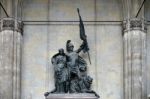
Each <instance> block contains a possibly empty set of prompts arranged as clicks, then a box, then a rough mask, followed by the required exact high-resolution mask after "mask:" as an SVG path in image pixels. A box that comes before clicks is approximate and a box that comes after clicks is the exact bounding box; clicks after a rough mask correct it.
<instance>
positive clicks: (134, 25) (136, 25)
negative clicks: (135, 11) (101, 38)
mask: <svg viewBox="0 0 150 99" xmlns="http://www.w3.org/2000/svg"><path fill="white" fill-rule="evenodd" d="M132 30H140V31H144V32H145V33H146V31H147V27H146V21H145V20H144V19H139V18H131V19H127V20H124V21H123V32H128V31H132Z"/></svg>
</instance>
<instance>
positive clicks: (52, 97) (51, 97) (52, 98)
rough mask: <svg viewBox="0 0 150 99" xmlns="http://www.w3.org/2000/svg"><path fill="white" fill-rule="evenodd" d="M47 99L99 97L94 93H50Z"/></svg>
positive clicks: (89, 98) (87, 98)
mask: <svg viewBox="0 0 150 99" xmlns="http://www.w3.org/2000/svg"><path fill="white" fill-rule="evenodd" d="M46 99H98V98H97V97H96V96H95V95H94V94H87V93H84V94H49V96H47V97H46Z"/></svg>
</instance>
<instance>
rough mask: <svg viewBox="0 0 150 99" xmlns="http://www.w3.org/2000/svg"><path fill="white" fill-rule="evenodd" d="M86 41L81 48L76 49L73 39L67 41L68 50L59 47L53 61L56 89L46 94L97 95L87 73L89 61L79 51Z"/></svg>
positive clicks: (82, 46)
mask: <svg viewBox="0 0 150 99" xmlns="http://www.w3.org/2000/svg"><path fill="white" fill-rule="evenodd" d="M85 44H86V43H85V42H83V44H82V45H81V46H80V48H79V49H78V50H76V51H74V45H73V44H72V43H71V40H68V41H67V43H66V51H67V53H64V49H62V48H61V49H59V52H58V53H57V54H55V55H54V56H53V57H52V59H51V62H52V64H53V66H54V78H55V89H54V90H52V91H51V92H46V93H45V96H48V95H49V94H50V93H56V94H57V93H93V94H95V95H96V96H97V97H99V95H98V94H96V92H95V91H93V90H91V84H92V80H93V79H92V78H91V77H90V76H88V75H87V63H86V62H85V60H84V59H83V58H82V57H80V56H79V53H80V52H81V51H82V50H83V49H84V47H85Z"/></svg>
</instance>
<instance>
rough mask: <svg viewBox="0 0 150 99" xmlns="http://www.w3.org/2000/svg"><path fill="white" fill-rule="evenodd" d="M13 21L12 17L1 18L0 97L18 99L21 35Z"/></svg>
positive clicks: (1, 98)
mask: <svg viewBox="0 0 150 99" xmlns="http://www.w3.org/2000/svg"><path fill="white" fill-rule="evenodd" d="M15 23H16V25H17V20H15V19H13V18H8V19H7V18H5V19H2V20H1V31H0V99H20V91H21V89H20V88H21V86H20V75H21V71H20V70H21V69H20V68H21V45H22V35H21V32H19V28H18V27H17V26H15ZM19 27H22V26H19Z"/></svg>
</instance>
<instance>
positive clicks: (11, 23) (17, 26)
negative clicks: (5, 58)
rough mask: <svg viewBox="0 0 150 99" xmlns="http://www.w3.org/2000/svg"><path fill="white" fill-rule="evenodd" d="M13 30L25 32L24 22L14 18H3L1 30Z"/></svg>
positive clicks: (0, 21) (0, 24) (0, 22)
mask: <svg viewBox="0 0 150 99" xmlns="http://www.w3.org/2000/svg"><path fill="white" fill-rule="evenodd" d="M4 30H12V31H17V32H20V33H21V34H22V33H23V23H22V22H21V21H19V20H16V19H14V18H3V19H1V20H0V31H4Z"/></svg>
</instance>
